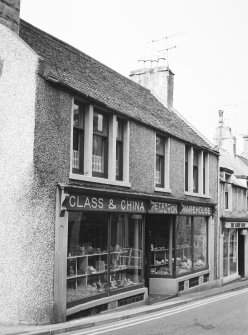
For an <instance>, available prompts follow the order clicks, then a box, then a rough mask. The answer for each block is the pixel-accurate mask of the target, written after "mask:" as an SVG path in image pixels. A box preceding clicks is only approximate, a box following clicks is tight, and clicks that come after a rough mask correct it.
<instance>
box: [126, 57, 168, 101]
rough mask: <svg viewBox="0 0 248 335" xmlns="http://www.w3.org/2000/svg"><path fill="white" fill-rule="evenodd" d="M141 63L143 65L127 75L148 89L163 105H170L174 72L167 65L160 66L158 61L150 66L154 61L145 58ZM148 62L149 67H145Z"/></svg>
mask: <svg viewBox="0 0 248 335" xmlns="http://www.w3.org/2000/svg"><path fill="white" fill-rule="evenodd" d="M149 62H150V63H149ZM143 63H144V64H143V65H144V67H143V68H142V69H138V70H134V71H132V72H131V73H130V75H129V77H130V78H131V79H132V80H133V81H135V82H136V83H138V84H140V85H141V86H144V87H146V88H147V89H149V90H150V91H151V93H152V94H153V95H154V96H155V97H156V98H157V99H158V100H159V101H160V102H161V103H162V104H163V105H164V106H165V107H172V106H173V88H174V73H173V72H172V71H171V70H170V69H169V68H168V67H167V66H164V65H163V66H160V64H159V62H157V63H156V66H155V67H153V66H152V65H153V63H154V61H153V62H152V61H148V60H147V61H143ZM148 63H149V67H146V65H147V64H148ZM157 64H158V65H157Z"/></svg>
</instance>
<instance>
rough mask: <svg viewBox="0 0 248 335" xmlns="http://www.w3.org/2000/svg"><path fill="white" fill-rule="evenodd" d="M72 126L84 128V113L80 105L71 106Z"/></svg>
mask: <svg viewBox="0 0 248 335" xmlns="http://www.w3.org/2000/svg"><path fill="white" fill-rule="evenodd" d="M73 126H74V127H79V128H82V129H83V128H84V111H83V107H82V106H81V105H80V104H77V103H74V105H73Z"/></svg>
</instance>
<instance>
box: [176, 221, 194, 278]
mask: <svg viewBox="0 0 248 335" xmlns="http://www.w3.org/2000/svg"><path fill="white" fill-rule="evenodd" d="M192 251H193V249H192V226H191V217H188V216H181V217H180V218H179V221H178V222H177V225H176V273H177V274H178V275H180V274H182V273H186V272H190V271H192Z"/></svg>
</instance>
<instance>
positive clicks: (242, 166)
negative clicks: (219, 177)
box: [219, 148, 248, 177]
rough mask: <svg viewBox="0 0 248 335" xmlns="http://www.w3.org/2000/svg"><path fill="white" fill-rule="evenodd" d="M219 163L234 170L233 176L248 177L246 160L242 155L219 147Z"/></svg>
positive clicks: (247, 162) (247, 161)
mask: <svg viewBox="0 0 248 335" xmlns="http://www.w3.org/2000/svg"><path fill="white" fill-rule="evenodd" d="M219 165H220V167H222V168H227V169H229V170H232V171H234V174H235V176H243V177H248V160H247V159H246V158H244V157H242V156H239V155H233V154H231V153H230V152H228V151H227V150H225V149H222V148H220V158H219Z"/></svg>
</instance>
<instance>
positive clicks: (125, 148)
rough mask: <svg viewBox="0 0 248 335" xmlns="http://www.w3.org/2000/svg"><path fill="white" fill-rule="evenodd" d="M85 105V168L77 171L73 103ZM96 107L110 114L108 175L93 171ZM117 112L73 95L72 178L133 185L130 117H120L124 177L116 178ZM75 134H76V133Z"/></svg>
mask: <svg viewBox="0 0 248 335" xmlns="http://www.w3.org/2000/svg"><path fill="white" fill-rule="evenodd" d="M76 101H77V102H79V103H80V104H82V105H84V110H85V113H84V147H83V151H84V163H83V169H81V170H80V171H79V172H77V171H76V170H75V169H73V168H72V165H73V133H74V132H73V105H74V102H76ZM94 109H96V110H97V111H99V112H100V113H104V114H106V115H108V139H107V143H108V150H107V158H106V161H107V163H105V164H107V169H106V175H105V176H103V175H101V174H96V173H94V172H93V171H92V153H93V115H94ZM117 117H118V118H119V116H117V114H114V113H112V112H110V111H109V110H108V109H107V108H103V107H100V106H99V105H97V104H93V103H91V102H90V103H89V102H88V101H86V100H84V99H83V98H82V99H81V98H79V97H73V98H72V107H71V149H70V175H69V178H70V179H71V180H78V181H88V182H93V183H99V184H107V185H114V186H123V187H128V188H130V187H131V183H130V181H129V141H130V122H129V120H128V119H125V118H122V117H121V118H120V120H121V121H122V122H123V142H122V178H116V136H117V129H116V127H117V125H116V119H117ZM74 136H75V135H74Z"/></svg>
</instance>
